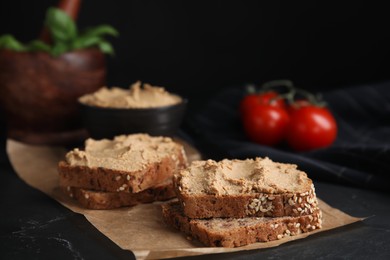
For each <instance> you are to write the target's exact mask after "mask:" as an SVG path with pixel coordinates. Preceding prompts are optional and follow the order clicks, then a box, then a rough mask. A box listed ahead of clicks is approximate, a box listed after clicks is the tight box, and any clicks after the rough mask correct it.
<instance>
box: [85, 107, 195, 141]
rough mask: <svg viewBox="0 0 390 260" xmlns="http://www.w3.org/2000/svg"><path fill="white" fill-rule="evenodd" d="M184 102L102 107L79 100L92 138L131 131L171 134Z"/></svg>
mask: <svg viewBox="0 0 390 260" xmlns="http://www.w3.org/2000/svg"><path fill="white" fill-rule="evenodd" d="M187 103H188V101H187V100H186V99H183V100H182V102H180V103H178V104H175V105H171V106H164V107H157V108H104V107H97V106H90V105H86V104H83V103H81V102H80V104H81V116H82V120H83V123H84V126H85V128H86V129H87V131H88V133H89V135H90V136H91V137H92V138H94V139H102V138H113V137H114V136H117V135H121V134H134V133H147V134H150V135H153V136H173V135H175V133H176V132H177V131H178V129H179V127H180V125H181V123H182V121H183V117H184V114H185V111H186V107H187Z"/></svg>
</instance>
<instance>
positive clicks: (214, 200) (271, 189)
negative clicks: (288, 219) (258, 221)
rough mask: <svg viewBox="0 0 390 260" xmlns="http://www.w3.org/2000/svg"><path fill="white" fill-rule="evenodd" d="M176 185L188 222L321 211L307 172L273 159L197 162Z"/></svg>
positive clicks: (185, 170) (176, 178) (186, 170)
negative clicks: (190, 219)
mask: <svg viewBox="0 0 390 260" xmlns="http://www.w3.org/2000/svg"><path fill="white" fill-rule="evenodd" d="M174 184H175V189H176V193H177V197H178V199H179V201H180V203H181V204H182V206H183V210H184V213H185V215H186V216H188V217H190V218H211V217H232V218H242V217H248V216H255V217H264V216H266V217H281V216H302V215H308V214H312V213H313V212H314V211H316V210H317V209H318V202H317V198H316V194H315V189H314V185H313V183H312V181H311V179H309V178H308V177H307V175H306V173H304V172H302V171H299V170H298V169H297V166H296V165H293V164H283V163H275V162H273V161H272V160H270V159H269V158H264V159H263V158H256V159H255V160H251V159H247V160H223V161H220V162H216V161H213V160H207V161H197V162H193V163H192V164H191V165H190V166H189V167H188V168H186V169H183V170H182V171H180V172H179V174H176V175H175V176H174Z"/></svg>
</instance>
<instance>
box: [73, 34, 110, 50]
mask: <svg viewBox="0 0 390 260" xmlns="http://www.w3.org/2000/svg"><path fill="white" fill-rule="evenodd" d="M102 41H104V40H103V39H102V38H101V37H85V36H84V37H77V38H76V39H75V40H74V41H73V43H72V48H73V49H83V48H89V47H92V46H98V45H99V43H101V42H102Z"/></svg>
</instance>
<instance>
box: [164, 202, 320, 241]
mask: <svg viewBox="0 0 390 260" xmlns="http://www.w3.org/2000/svg"><path fill="white" fill-rule="evenodd" d="M162 213H163V218H164V221H165V222H166V223H167V224H168V225H171V226H174V227H176V228H177V229H179V230H181V231H182V232H184V233H186V234H187V235H189V236H191V237H192V238H195V239H197V240H199V241H200V242H202V243H203V244H205V245H206V246H213V247H239V246H244V245H248V244H252V243H256V242H267V241H272V240H277V239H282V238H283V237H286V236H294V235H297V234H300V233H304V232H309V231H313V230H315V229H318V228H321V223H322V220H321V211H320V210H316V211H314V212H313V213H312V214H309V215H303V216H299V217H278V218H269V217H247V218H212V219H190V218H188V217H187V216H186V215H185V214H184V212H183V209H182V207H181V205H180V203H178V202H170V203H166V204H163V205H162Z"/></svg>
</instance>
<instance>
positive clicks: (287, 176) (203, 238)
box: [58, 134, 321, 247]
mask: <svg viewBox="0 0 390 260" xmlns="http://www.w3.org/2000/svg"><path fill="white" fill-rule="evenodd" d="M58 169H59V176H60V187H61V188H62V190H63V191H64V193H65V194H67V195H68V196H70V197H72V198H74V199H76V200H77V201H78V202H79V203H80V204H81V205H82V206H84V207H86V208H89V209H113V208H118V207H127V206H134V205H136V204H139V203H150V202H153V201H165V200H170V199H173V198H175V197H177V199H173V200H170V201H169V202H167V203H164V204H162V213H163V214H162V215H163V218H164V221H165V222H166V223H167V224H169V225H172V226H173V227H176V228H178V229H179V230H181V231H182V232H184V233H186V235H189V236H191V237H193V238H195V239H197V240H199V241H200V242H202V243H203V244H205V245H207V246H223V247H237V246H244V245H247V244H251V243H255V242H265V241H271V240H276V239H281V238H283V237H285V236H293V235H297V234H300V233H303V232H309V231H313V230H316V229H319V228H321V211H320V209H319V207H318V201H317V198H316V195H315V190H314V186H313V183H312V181H311V180H310V178H308V176H307V175H306V173H304V172H302V171H300V170H298V169H297V166H296V165H293V164H283V163H276V162H273V161H272V160H270V159H269V158H255V159H246V160H226V159H225V160H222V161H219V162H216V161H213V160H204V161H193V162H192V163H191V164H190V165H188V162H187V158H186V154H185V152H184V149H183V146H182V145H180V144H178V143H176V142H174V141H173V140H172V139H171V138H168V137H152V136H149V135H147V134H133V135H121V136H117V137H115V138H114V139H112V140H109V139H102V140H93V139H88V140H87V141H86V142H85V147H84V148H83V149H78V148H76V149H74V150H72V151H70V152H68V153H67V154H66V157H65V159H64V160H63V161H61V162H60V163H59V166H58Z"/></svg>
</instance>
